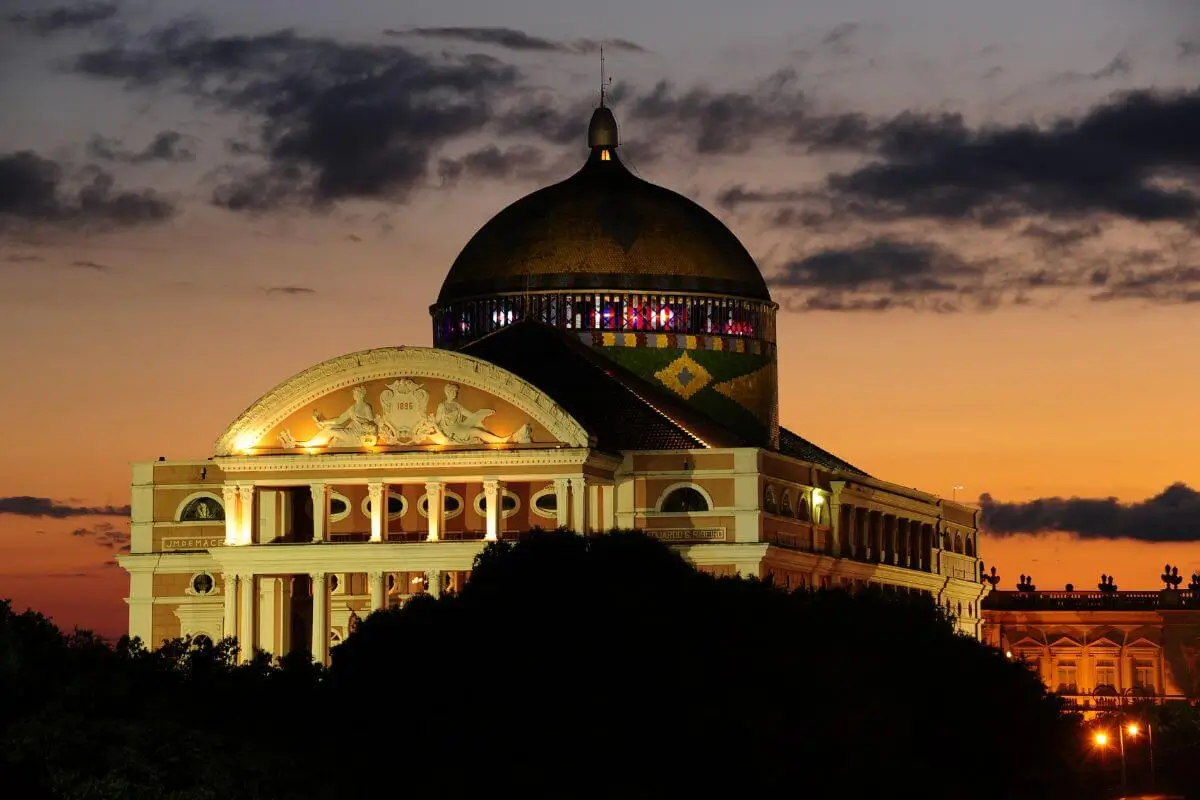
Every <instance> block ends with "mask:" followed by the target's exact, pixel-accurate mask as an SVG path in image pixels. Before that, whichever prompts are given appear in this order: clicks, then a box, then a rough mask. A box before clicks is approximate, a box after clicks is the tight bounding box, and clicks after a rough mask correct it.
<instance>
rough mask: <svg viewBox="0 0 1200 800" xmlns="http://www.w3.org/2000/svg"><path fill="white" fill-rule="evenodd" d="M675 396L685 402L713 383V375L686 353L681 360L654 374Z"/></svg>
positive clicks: (678, 359)
mask: <svg viewBox="0 0 1200 800" xmlns="http://www.w3.org/2000/svg"><path fill="white" fill-rule="evenodd" d="M654 377H656V378H658V379H659V380H660V381H662V383H663V385H664V386H666V387H667V388H668V389H670V390H671V391H673V392H675V394H677V395H679V396H680V397H682V398H683V399H684V400H687V399H689V398H691V396H692V395H694V394H695V393H696V392H698V391H700V390H701V389H703V388H704V387H705V386H708V384H710V383H712V374H711V373H710V372H709V371H708V370H706V369H705V368H704V367H702V366H701V365H700V364H699V363H697V361H696V359H694V358H692V357H691V355H690V354H689V353H687V352H686V351H685V352H684V353H683V354H682V355H681V356H679V358H677V359H675V360H674V361H672V362H671V363H670V364H668V365H667V366H665V367H663V368H662V369H660V370H659V371H658V372H656V373H654Z"/></svg>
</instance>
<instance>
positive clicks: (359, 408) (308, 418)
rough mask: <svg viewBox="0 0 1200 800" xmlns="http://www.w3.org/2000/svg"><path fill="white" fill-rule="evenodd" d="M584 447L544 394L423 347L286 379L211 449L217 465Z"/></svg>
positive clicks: (581, 435)
mask: <svg viewBox="0 0 1200 800" xmlns="http://www.w3.org/2000/svg"><path fill="white" fill-rule="evenodd" d="M530 444H541V445H555V444H565V445H568V446H571V447H586V446H587V445H588V434H587V431H585V430H584V428H583V426H582V425H580V424H579V423H578V422H577V421H576V420H575V419H574V418H573V417H572V416H570V415H569V414H568V413H567V412H566V411H565V410H563V408H562V407H561V406H559V405H558V403H556V402H555V401H554V400H553V399H551V398H550V397H549V396H547V395H546V394H545V393H544V392H542V391H541V390H539V389H538V388H536V387H535V386H533V385H532V384H530V383H528V382H527V381H525V380H523V379H521V378H519V377H517V376H516V375H514V374H513V373H511V372H509V371H508V370H505V369H501V368H500V367H498V366H496V365H495V364H491V363H489V362H487V361H483V360H481V359H478V358H473V357H471V356H467V355H463V354H461V353H455V352H452V351H449V350H439V349H435V348H431V347H383V348H378V349H375V350H364V351H361V352H358V353H350V354H348V355H344V356H339V357H337V358H334V359H330V360H329V361H325V362H323V363H320V364H317V365H316V366H314V367H310V368H309V369H306V370H304V371H303V372H301V373H299V374H297V375H295V376H293V377H291V378H289V379H288V380H286V381H284V382H283V383H281V384H279V385H278V386H277V387H275V388H274V389H272V390H271V391H270V392H268V393H267V394H266V395H264V396H263V397H262V398H261V399H259V400H258V401H257V402H256V403H255V404H254V405H252V406H250V408H248V409H246V411H245V412H243V413H242V415H241V416H239V417H238V418H237V419H236V420H235V421H234V422H233V424H232V425H230V426H229V428H228V429H226V431H225V432H224V433H223V434H221V437H220V438H219V439H217V443H216V450H215V454H216V455H217V456H231V455H243V454H246V453H251V452H255V453H258V452H262V453H269V452H293V451H295V452H314V450H320V451H325V450H332V451H338V452H345V451H347V450H361V449H372V450H377V449H380V448H383V449H391V448H400V447H426V446H472V445H473V446H476V447H489V446H508V445H530Z"/></svg>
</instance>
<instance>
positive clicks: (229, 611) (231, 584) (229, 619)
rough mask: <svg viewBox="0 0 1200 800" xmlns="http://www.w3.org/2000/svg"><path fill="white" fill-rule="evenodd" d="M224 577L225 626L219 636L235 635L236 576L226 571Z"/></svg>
mask: <svg viewBox="0 0 1200 800" xmlns="http://www.w3.org/2000/svg"><path fill="white" fill-rule="evenodd" d="M224 578H225V626H224V629H223V630H222V631H221V637H222V638H227V637H230V636H237V596H238V576H237V575H234V574H233V573H232V572H226V573H225V574H224Z"/></svg>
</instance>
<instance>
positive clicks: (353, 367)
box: [214, 347, 589, 456]
mask: <svg viewBox="0 0 1200 800" xmlns="http://www.w3.org/2000/svg"><path fill="white" fill-rule="evenodd" d="M406 376H415V377H426V378H438V379H442V380H447V381H452V382H454V383H458V384H461V385H463V386H470V387H472V388H474V389H479V390H481V391H484V392H488V393H489V394H494V395H497V396H498V397H499V398H500V399H502V400H504V401H506V402H508V403H511V404H512V405H513V406H515V407H517V408H518V409H520V410H521V411H523V412H525V413H526V414H528V415H529V416H530V418H532V419H533V420H534V421H536V422H538V423H539V424H540V425H542V427H544V428H545V429H546V430H547V431H548V432H549V433H550V434H551V435H552V436H554V437H555V439H556V440H558V441H560V442H563V443H566V444H568V445H571V446H573V447H587V446H588V443H589V435H588V432H587V431H586V430H585V429H584V427H583V426H582V425H581V424H579V422H578V421H577V420H576V419H575V418H574V417H572V416H571V415H570V414H568V413H567V411H566V410H565V409H563V408H562V406H560V405H559V404H558V403H557V402H555V401H554V399H553V398H551V397H550V396H548V395H546V394H545V393H544V392H542V391H541V390H540V389H538V388H537V387H536V386H534V385H533V384H531V383H529V382H528V381H526V380H525V379H524V378H521V377H520V376H518V375H516V374H514V373H512V372H509V371H508V370H506V369H504V368H502V367H498V366H496V365H495V364H493V363H491V362H490V361H484V360H483V359H481V358H476V357H474V356H469V355H466V354H464V353H458V352H455V351H451V350H441V349H438V348H435V347H379V348H374V349H371V350H360V351H358V352H355V353H347V354H346V355H342V356H337V357H336V358H331V359H329V360H327V361H322V362H321V363H319V364H316V365H314V366H311V367H309V368H308V369H305V370H303V371H301V372H298V373H296V374H295V375H293V376H292V377H290V378H288V379H287V380H285V381H283V382H282V383H280V384H278V385H277V386H275V388H273V389H272V390H271V391H269V392H267V393H266V394H265V395H263V396H262V397H260V398H259V399H258V400H256V401H255V402H254V404H253V405H251V406H250V407H249V408H247V409H246V410H245V411H243V412H242V413H241V414H240V415H238V417H237V419H235V420H234V421H233V422H232V423H231V424H230V425H229V427H228V428H226V429H225V432H224V433H222V434H221V436H220V437H218V439H217V441H216V444H215V447H214V455H216V456H231V455H238V454H240V453H242V452H244V451H246V450H250V449H255V448H256V447H257V446H258V443H259V441H260V440H261V439H262V437H263V436H265V435H266V434H267V433H268V432H269V431H271V430H272V429H273V428H275V427H277V426H278V425H280V424H281V423H282V422H283V421H284V420H286V419H287V418H288V417H290V416H291V415H292V414H294V413H296V412H297V411H299V410H301V409H302V408H304V407H305V406H306V405H308V404H310V403H312V402H313V401H314V400H316V399H317V398H320V397H323V396H325V395H326V394H329V393H330V392H333V391H336V390H338V389H344V388H346V387H348V386H356V385H358V384H360V383H365V382H367V381H372V380H379V379H381V378H390V377H406Z"/></svg>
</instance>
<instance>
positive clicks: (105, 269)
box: [71, 261, 112, 272]
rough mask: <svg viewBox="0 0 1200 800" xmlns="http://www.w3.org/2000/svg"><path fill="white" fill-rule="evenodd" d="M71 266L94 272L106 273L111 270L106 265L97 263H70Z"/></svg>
mask: <svg viewBox="0 0 1200 800" xmlns="http://www.w3.org/2000/svg"><path fill="white" fill-rule="evenodd" d="M71 266H72V267H78V268H79V269H90V270H94V271H96V272H108V271H109V270H110V269H112V267H110V266H108V265H107V264H101V263H99V262H97V261H72V262H71Z"/></svg>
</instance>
